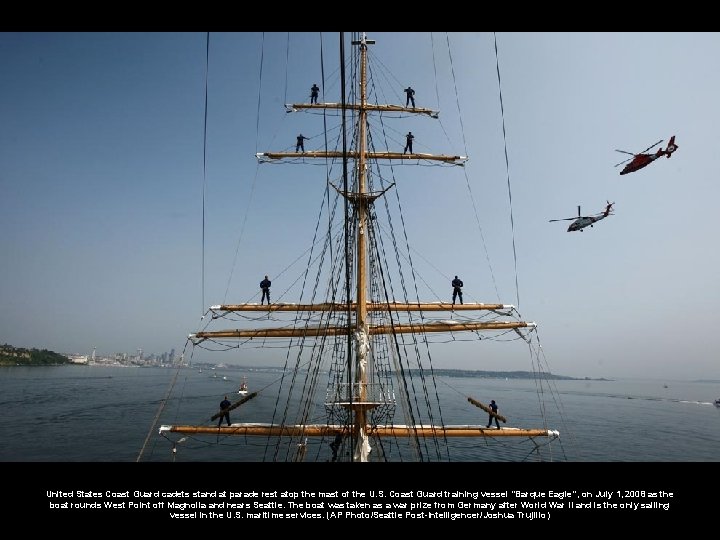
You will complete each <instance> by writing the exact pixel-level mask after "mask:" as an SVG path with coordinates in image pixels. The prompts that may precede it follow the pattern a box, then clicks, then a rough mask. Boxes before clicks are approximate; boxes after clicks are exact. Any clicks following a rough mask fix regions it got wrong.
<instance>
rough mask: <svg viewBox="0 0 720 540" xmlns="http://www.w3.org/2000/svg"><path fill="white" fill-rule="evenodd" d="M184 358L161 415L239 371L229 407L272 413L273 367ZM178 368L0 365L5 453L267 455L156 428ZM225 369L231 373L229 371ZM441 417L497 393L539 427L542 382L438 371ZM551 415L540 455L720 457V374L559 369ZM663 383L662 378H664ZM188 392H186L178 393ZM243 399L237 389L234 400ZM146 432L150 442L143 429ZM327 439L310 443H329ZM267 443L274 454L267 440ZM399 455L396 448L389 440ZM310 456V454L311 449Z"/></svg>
mask: <svg viewBox="0 0 720 540" xmlns="http://www.w3.org/2000/svg"><path fill="white" fill-rule="evenodd" d="M212 373H213V372H212V371H208V370H204V371H203V372H202V373H199V372H198V371H197V370H196V369H185V370H181V372H180V374H179V376H178V378H177V380H176V382H175V386H174V388H173V393H172V397H171V398H170V399H169V400H168V401H167V403H166V406H165V407H164V409H163V410H162V412H161V414H160V415H159V417H158V420H159V421H158V425H159V424H173V423H176V424H210V422H209V418H210V416H212V414H214V413H215V412H216V410H217V406H218V403H219V402H220V400H221V399H222V398H223V396H224V395H225V394H226V393H227V394H229V395H231V394H233V392H234V391H235V390H237V387H238V385H239V382H240V380H241V378H242V376H247V377H248V382H249V385H250V390H251V391H254V390H259V389H261V388H263V387H267V388H268V389H269V391H268V392H267V393H266V394H261V396H260V397H258V398H257V399H255V400H252V401H251V402H249V403H248V404H246V405H243V406H242V407H240V408H238V409H235V410H233V411H232V412H231V420H232V421H233V422H250V421H269V419H270V417H269V415H270V414H271V413H272V410H273V407H274V392H273V391H272V390H273V388H272V386H273V384H276V382H277V379H278V377H279V374H278V373H275V372H263V371H250V370H247V371H245V370H224V371H223V370H220V369H218V370H216V372H215V373H216V374H217V377H212V376H211V375H212ZM174 376H175V371H174V370H170V369H158V368H119V367H87V366H59V367H32V368H30V367H3V368H0V405H1V406H2V411H3V415H2V416H1V417H0V436H2V444H1V445H0V460H2V461H28V462H41V461H55V462H90V461H100V462H132V461H136V460H137V459H138V456H139V455H140V452H141V449H143V446H144V449H143V454H142V461H168V462H169V461H173V460H175V461H201V462H202V461H262V460H263V459H265V460H271V459H272V450H268V449H267V448H266V444H265V443H266V441H265V440H264V438H262V437H254V438H253V437H250V438H246V437H216V436H202V437H187V438H186V439H185V440H184V441H182V442H180V443H179V444H176V448H177V452H176V453H173V452H172V449H173V444H174V443H176V442H177V440H178V437H176V436H173V440H170V439H168V438H165V437H162V436H159V435H158V433H157V429H151V427H152V426H153V424H154V422H155V420H156V416H157V415H158V410H159V406H160V404H161V402H162V399H163V397H164V396H165V395H166V394H167V393H168V389H169V387H170V384H171V382H172V381H173V378H174ZM223 376H225V377H227V379H228V380H223V378H222V377H223ZM439 381H440V382H439V385H438V388H437V391H438V394H439V396H440V399H441V402H442V416H443V420H444V422H445V423H446V424H464V423H473V424H477V423H485V422H486V420H487V415H486V414H485V413H483V412H482V411H481V410H479V409H477V408H475V407H473V406H472V405H470V404H469V403H468V402H467V397H468V396H470V397H473V398H474V399H477V400H479V401H482V402H484V403H487V402H489V401H490V399H495V400H496V401H497V402H498V404H499V406H500V413H501V414H503V415H505V416H506V417H507V418H508V423H507V425H508V426H517V427H533V428H534V427H541V426H542V423H541V418H540V416H539V414H537V413H536V411H537V409H538V398H537V395H536V393H535V385H534V383H533V382H532V381H525V380H512V379H510V380H500V379H476V378H455V377H441V378H439ZM553 385H554V387H555V388H556V390H557V394H558V395H557V396H556V399H555V402H556V403H557V405H558V407H559V412H558V407H555V406H554V405H553V407H552V408H551V407H549V406H548V409H547V412H548V417H549V420H548V427H549V428H551V429H558V430H559V431H560V440H559V441H556V442H555V443H553V444H552V445H551V448H552V453H547V449H545V450H544V452H545V453H544V454H543V459H548V458H549V457H552V459H553V460H558V461H572V462H588V461H589V462H607V461H613V462H691V461H700V462H718V461H720V452H719V451H718V448H720V408H717V407H715V406H713V405H712V402H713V400H714V399H715V398H717V397H718V396H720V384H717V383H699V382H684V381H662V380H619V381H557V382H554V383H553ZM665 385H666V386H667V387H665ZM180 396H181V398H180ZM234 399H237V394H235V396H232V395H231V400H234ZM149 433H150V437H149V439H148V442H147V444H145V441H146V437H147V436H148V434H149ZM326 444H327V441H325V442H324V443H323V444H322V446H317V445H316V446H315V447H312V446H311V447H310V450H309V452H315V451H318V452H322V451H325V452H326V451H327V448H326ZM532 449H533V445H532V443H530V442H529V441H519V440H518V441H512V440H499V439H475V438H471V439H455V440H453V441H452V445H451V452H452V453H451V456H452V460H453V461H486V460H489V461H523V460H528V461H537V460H538V458H537V457H536V456H535V454H533V452H532ZM268 451H270V452H271V453H270V455H268V454H267V452H268ZM387 452H388V453H389V455H392V449H387ZM312 460H313V461H314V460H315V458H314V457H313V459H312Z"/></svg>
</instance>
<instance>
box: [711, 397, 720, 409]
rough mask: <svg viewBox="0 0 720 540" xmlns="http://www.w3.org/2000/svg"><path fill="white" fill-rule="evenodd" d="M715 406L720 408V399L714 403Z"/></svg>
mask: <svg viewBox="0 0 720 540" xmlns="http://www.w3.org/2000/svg"><path fill="white" fill-rule="evenodd" d="M713 405H715V406H716V407H720V398H717V399H716V400H715V401H713Z"/></svg>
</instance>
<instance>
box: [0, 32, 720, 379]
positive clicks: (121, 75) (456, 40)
mask: <svg viewBox="0 0 720 540" xmlns="http://www.w3.org/2000/svg"><path fill="white" fill-rule="evenodd" d="M368 35H369V37H371V38H373V39H375V40H376V41H377V44H376V45H373V46H372V47H371V55H372V57H373V61H374V62H375V65H376V66H378V67H377V71H376V74H377V75H376V79H375V83H376V84H383V85H386V86H387V90H386V93H385V96H386V99H387V101H388V102H395V103H401V102H402V103H403V104H404V93H403V92H402V90H403V88H404V87H405V86H407V85H412V86H413V88H415V90H416V100H417V104H418V106H427V107H431V108H433V109H439V110H440V111H441V113H440V119H439V120H432V119H429V118H410V119H404V120H396V121H395V122H394V123H392V128H389V129H390V131H389V132H387V133H385V136H386V137H388V138H389V139H390V140H391V141H397V149H398V150H402V146H403V145H404V137H403V135H404V133H406V132H407V130H408V129H410V130H412V131H413V133H414V134H415V136H416V139H415V151H416V152H433V153H453V154H455V153H457V154H467V155H468V156H469V158H470V159H469V161H468V163H467V166H466V167H465V168H464V169H461V168H456V169H447V168H432V167H431V168H424V167H409V166H407V167H404V168H403V166H401V167H398V168H397V169H398V170H396V172H395V175H396V176H397V178H398V189H400V190H402V191H401V193H402V196H403V201H404V208H405V209H406V210H407V220H408V231H409V235H410V238H409V241H410V242H411V244H412V245H413V248H414V249H415V250H417V251H416V254H417V257H416V261H418V262H423V261H428V264H427V265H426V267H425V268H424V269H422V271H423V272H426V273H425V274H424V275H423V277H424V279H426V280H427V281H428V283H429V287H430V288H431V289H432V290H433V291H435V292H436V293H437V294H438V295H440V296H441V297H440V298H428V300H430V301H437V300H449V299H450V293H451V288H450V284H449V280H450V279H452V277H453V276H454V275H455V274H457V275H459V276H460V277H461V278H462V279H463V280H464V282H465V289H464V290H465V294H466V299H467V300H469V301H475V302H496V301H502V302H504V303H510V304H518V305H519V310H520V312H521V314H522V315H523V318H524V320H530V321H535V322H536V323H537V324H538V325H539V327H538V333H539V334H538V335H539V337H540V341H541V343H542V345H543V350H544V353H545V355H546V358H547V361H548V364H549V366H550V368H551V370H552V371H553V372H554V373H560V374H564V375H572V376H590V377H658V378H670V379H672V378H677V379H697V378H713V379H720V338H718V334H716V332H717V328H718V326H717V325H718V323H720V286H719V285H718V278H719V277H720V271H719V270H718V269H719V268H720V255H719V250H718V247H717V246H718V240H717V238H716V232H717V231H718V226H717V221H716V220H717V214H718V208H717V207H718V204H720V187H719V186H720V175H719V174H718V170H719V168H720V167H719V166H718V156H719V155H720V151H719V150H718V148H720V127H719V126H720V107H719V106H718V96H720V34H717V33H669V34H668V33H655V34H653V33H638V34H634V33H509V34H508V33H498V34H497V44H498V54H499V64H500V75H501V82H502V96H503V105H504V119H505V130H506V136H507V156H508V161H509V175H510V191H511V194H512V204H510V196H509V193H508V169H507V168H506V163H505V147H504V141H503V126H502V116H501V107H500V100H499V93H498V79H497V70H496V57H495V48H494V37H493V34H492V33H467V34H457V33H450V34H445V33H433V34H430V33H382V32H368ZM337 44H338V36H337V34H336V33H323V34H322V54H321V35H320V34H319V33H306V34H291V35H290V36H289V41H288V35H287V34H286V33H272V34H265V35H264V39H263V35H262V34H261V33H235V34H215V33H211V34H210V49H209V69H208V116H207V154H206V164H207V166H206V174H205V191H204V193H205V201H204V206H203V130H204V126H205V74H206V34H204V33H110V34H105V33H3V34H0V72H1V73H2V77H0V185H1V186H2V195H1V196H0V227H1V230H2V232H3V234H2V235H0V253H2V266H0V342H3V343H9V344H11V345H14V346H17V347H37V348H47V349H50V350H54V351H58V352H63V353H80V354H89V353H90V352H92V349H93V347H96V348H97V351H98V353H100V354H111V353H114V352H123V351H125V352H133V351H135V350H136V349H138V348H142V349H143V350H144V351H145V352H146V353H152V352H154V353H161V352H164V351H168V350H170V349H171V348H175V349H176V350H178V351H180V350H182V349H183V347H184V345H185V340H186V337H187V335H188V334H189V333H191V332H194V331H196V330H197V329H198V328H199V324H200V323H199V321H200V316H201V315H202V314H203V312H204V309H205V308H207V307H208V306H210V305H212V304H218V303H222V302H246V301H255V302H257V301H259V290H258V285H257V284H258V282H259V281H260V280H261V279H262V277H263V276H264V275H265V274H270V275H271V278H274V281H275V282H274V288H273V292H274V294H282V291H283V290H284V288H285V287H284V283H283V281H284V280H285V279H288V280H289V279H290V276H291V275H292V276H295V275H297V274H298V273H299V272H300V271H301V270H300V269H298V268H293V270H292V271H287V273H286V274H284V272H286V269H288V268H289V267H290V266H291V265H293V264H297V263H294V261H295V260H296V259H297V258H298V257H300V256H301V255H302V254H303V253H304V252H305V249H307V247H308V246H309V243H310V242H311V240H312V235H313V232H314V231H313V227H314V223H315V219H316V217H317V213H318V208H319V205H320V201H321V199H322V195H323V191H324V187H325V184H324V181H325V176H324V175H325V172H324V170H323V169H322V168H317V167H311V166H310V167H305V169H310V173H308V172H300V169H303V166H302V165H298V166H296V165H286V166H277V165H270V164H268V165H258V163H257V160H256V159H255V153H256V152H258V151H270V150H274V151H278V150H294V143H295V136H296V135H297V134H298V133H300V132H302V133H303V134H305V135H306V136H308V137H312V138H311V139H310V140H309V141H306V148H308V149H315V148H320V147H322V144H323V142H322V141H323V136H322V125H323V124H322V116H320V115H306V114H286V113H285V110H284V107H283V103H286V102H303V101H305V102H307V101H308V99H309V98H308V96H309V88H310V86H311V85H312V84H313V83H318V84H321V85H322V86H324V88H323V92H324V93H325V97H324V99H325V100H326V101H339V86H338V84H337V83H331V80H332V79H335V78H336V77H337V73H336V71H335V70H336V66H337V64H338V58H337V57H338V52H337ZM448 45H449V48H448ZM261 56H262V58H263V64H262V66H263V69H262V73H261V70H260V65H261V64H260V59H261ZM323 72H324V73H323ZM323 74H324V76H325V81H326V83H325V84H324V85H323V84H322V82H323ZM259 96H260V98H259ZM322 96H323V94H321V98H322ZM321 100H322V99H321ZM258 112H259V113H260V114H259V115H258ZM672 135H676V137H677V138H676V143H677V145H678V147H679V149H678V151H677V152H676V153H675V154H674V155H673V157H672V159H665V158H662V159H660V160H658V161H656V162H654V163H652V164H651V165H650V166H648V167H646V168H645V169H642V170H640V171H638V172H635V173H632V174H628V175H625V176H620V175H619V172H620V167H617V168H616V167H615V166H614V165H615V164H616V163H618V162H619V161H622V160H623V159H625V158H626V157H629V156H626V155H624V154H620V153H617V152H615V149H622V150H627V151H632V152H639V151H642V150H643V149H645V148H646V147H647V146H649V145H651V144H652V143H654V142H656V141H658V140H660V139H663V141H664V143H663V147H664V145H665V144H667V140H668V139H669V138H670V137H671V136H672ZM291 167H297V168H296V169H291ZM296 171H297V172H296ZM606 200H610V201H614V202H615V215H613V216H610V217H609V218H608V219H606V220H604V221H602V222H600V223H598V224H597V225H596V226H595V227H593V228H587V229H585V231H584V232H582V233H580V232H573V233H568V232H566V229H567V226H568V224H569V222H568V221H563V222H558V223H549V221H548V220H550V219H556V218H565V217H570V216H574V215H575V214H576V213H577V206H578V205H581V207H582V213H583V214H595V213H597V212H600V211H601V210H602V209H603V208H604V205H605V201H606ZM203 209H204V212H205V234H204V254H205V259H204V260H205V266H204V268H205V279H204V281H203V274H202V268H203V264H202V261H203ZM511 211H512V215H511ZM511 225H512V227H511ZM514 252H515V253H516V254H517V276H516V273H515V269H516V266H515V261H514V258H513V253H514ZM430 261H431V262H430ZM276 276H281V277H280V278H278V277H276ZM516 277H517V283H518V288H517V289H516V286H515V284H516ZM293 279H294V277H293ZM285 300H286V301H293V300H294V299H292V298H286V299H285ZM518 300H519V302H518ZM475 350H477V349H475ZM480 350H482V347H481V348H480ZM475 354H476V353H475ZM196 359H207V360H212V358H211V357H208V358H204V357H200V358H197V357H196ZM524 360H527V358H525V359H524ZM437 367H457V368H467V369H493V370H495V369H500V370H502V369H512V370H515V369H529V365H523V364H522V363H521V362H519V363H515V362H507V361H506V360H505V359H504V358H501V357H499V356H498V357H495V356H494V353H491V354H488V355H487V356H486V357H481V358H477V357H470V356H469V355H464V354H462V353H461V354H456V355H455V356H454V357H453V358H452V359H447V358H445V359H443V358H441V359H440V361H439V363H438V364H437Z"/></svg>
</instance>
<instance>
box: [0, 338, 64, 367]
mask: <svg viewBox="0 0 720 540" xmlns="http://www.w3.org/2000/svg"><path fill="white" fill-rule="evenodd" d="M69 363H70V359H69V358H68V357H67V356H63V355H62V354H58V353H56V352H53V351H48V350H45V349H43V350H38V349H22V348H19V347H13V346H12V345H8V344H7V343H6V344H4V345H0V366H54V365H57V364H69Z"/></svg>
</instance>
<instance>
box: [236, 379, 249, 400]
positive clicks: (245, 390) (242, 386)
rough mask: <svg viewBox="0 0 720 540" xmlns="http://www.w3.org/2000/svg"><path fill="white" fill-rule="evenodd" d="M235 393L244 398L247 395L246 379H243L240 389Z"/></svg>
mask: <svg viewBox="0 0 720 540" xmlns="http://www.w3.org/2000/svg"><path fill="white" fill-rule="evenodd" d="M237 393H238V394H240V395H241V396H244V395H246V394H247V393H248V383H247V377H243V380H242V382H241V383H240V388H239V389H238V392H237Z"/></svg>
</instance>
